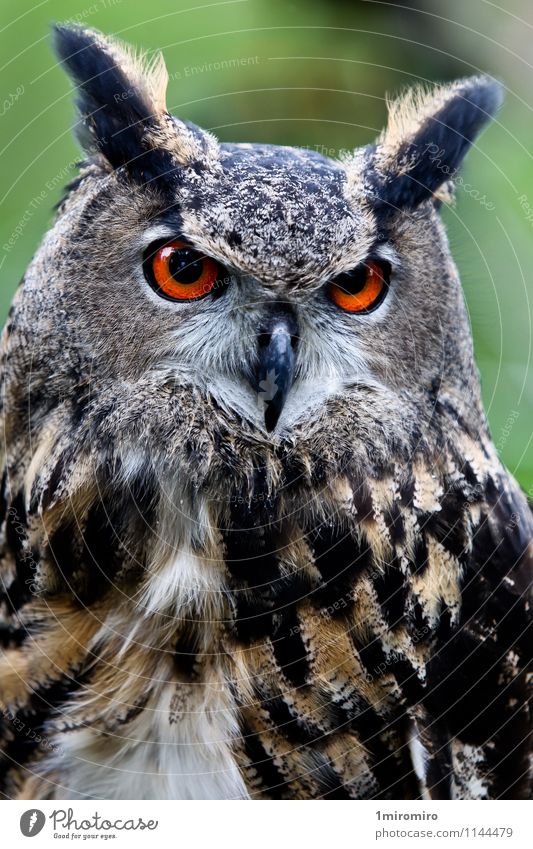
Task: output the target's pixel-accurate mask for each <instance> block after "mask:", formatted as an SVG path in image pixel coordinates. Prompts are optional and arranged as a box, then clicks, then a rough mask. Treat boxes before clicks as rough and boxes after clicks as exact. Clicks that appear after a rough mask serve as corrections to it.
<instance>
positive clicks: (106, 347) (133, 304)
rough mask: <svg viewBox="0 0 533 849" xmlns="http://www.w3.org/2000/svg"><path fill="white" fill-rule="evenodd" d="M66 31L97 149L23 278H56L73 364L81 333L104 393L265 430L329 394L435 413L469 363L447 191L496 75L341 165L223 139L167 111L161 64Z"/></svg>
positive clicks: (456, 88)
mask: <svg viewBox="0 0 533 849" xmlns="http://www.w3.org/2000/svg"><path fill="white" fill-rule="evenodd" d="M56 37H57V48H58V51H59V54H60V56H61V58H62V60H63V61H64V63H65V65H66V66H67V68H68V69H69V71H70V72H71V74H72V76H73V77H74V79H75V81H76V82H77V84H78V94H79V97H78V105H79V108H80V111H81V115H82V119H83V134H84V138H83V141H84V144H85V146H86V147H87V148H88V150H89V152H90V161H89V162H88V163H87V164H86V165H85V166H84V168H83V169H82V172H81V175H80V180H79V181H78V184H77V186H76V188H74V189H73V190H72V191H71V193H70V194H69V196H68V197H67V199H66V200H65V202H64V204H63V206H62V208H61V210H60V215H59V218H58V221H57V223H56V225H55V228H54V230H53V231H52V232H51V233H50V234H49V236H48V238H47V240H46V241H45V246H44V248H43V252H42V254H41V259H40V260H39V262H40V263H41V266H43V265H44V269H45V272H46V274H45V278H46V284H44V283H43V274H42V273H40V274H39V275H33V276H32V275H29V276H28V279H27V282H26V286H25V294H24V298H26V299H28V300H31V299H32V296H33V298H34V303H36V304H38V303H39V296H38V292H36V291H35V290H37V289H39V288H40V287H42V286H43V285H46V286H47V315H48V322H50V321H52V322H56V323H57V333H58V334H60V332H61V327H60V325H63V326H65V322H66V326H67V327H68V328H69V329H70V332H69V333H68V334H67V338H64V340H63V344H62V345H61V347H60V349H58V356H60V357H61V363H62V364H63V365H60V364H59V362H58V364H57V368H58V369H60V368H64V363H65V348H66V349H71V357H70V358H69V359H70V361H72V360H76V362H78V363H83V364H84V365H83V369H84V370H85V371H86V372H87V374H86V379H87V380H89V381H90V383H91V387H92V389H91V391H93V392H98V391H99V389H100V387H103V386H106V385H110V384H113V385H120V384H128V385H131V384H132V383H133V384H134V383H135V382H138V381H144V382H148V383H149V384H150V385H151V386H152V387H153V393H154V397H155V396H157V397H158V398H159V397H160V396H161V393H162V392H168V391H169V386H173V387H179V388H180V391H184V389H187V388H189V389H190V390H191V391H194V393H195V398H197V399H200V400H199V403H203V402H206V403H207V401H208V400H209V403H211V401H212V400H214V401H215V402H216V403H217V405H220V407H221V408H223V409H224V410H225V413H226V414H227V415H228V416H229V417H230V418H231V417H233V419H234V421H235V422H236V423H239V424H240V426H242V427H243V428H244V429H245V430H246V431H247V432H250V433H253V434H254V435H255V437H256V438H259V439H266V440H274V441H275V440H280V439H285V438H292V437H293V436H294V434H295V433H297V431H298V430H299V429H300V430H301V429H303V428H309V427H310V426H311V425H312V423H313V422H316V421H320V422H324V420H325V419H327V413H328V409H329V408H330V405H331V404H332V403H333V404H335V405H336V409H337V410H338V409H339V408H342V407H343V406H344V407H346V409H351V408H353V406H354V404H355V405H357V404H358V403H359V402H361V400H364V404H365V409H369V406H370V408H371V409H373V410H374V414H375V416H376V418H379V419H380V420H383V418H384V417H385V414H386V410H387V409H392V407H394V408H395V409H401V407H402V405H405V406H406V407H407V405H411V406H413V405H415V406H416V410H417V415H418V416H419V417H420V419H421V420H424V418H427V419H428V420H429V418H430V417H431V414H432V406H433V404H434V400H435V399H434V396H435V391H436V390H435V387H436V385H437V384H439V383H442V382H443V381H448V382H449V383H450V385H453V383H454V381H464V380H465V372H468V371H469V370H471V348H470V337H469V329H468V323H467V321H466V317H465V311H464V307H463V302H462V296H461V292H460V286H459V282H458V279H457V275H456V272H455V269H454V266H453V263H452V261H451V258H450V256H449V252H448V249H447V244H446V238H445V235H444V233H443V229H442V225H441V223H440V220H439V215H438V205H439V203H440V197H441V196H442V194H443V187H446V186H447V185H448V184H449V181H450V179H451V178H452V177H453V174H454V173H455V170H456V169H457V167H458V165H459V164H460V161H461V159H462V157H463V155H464V153H465V151H466V149H467V147H468V145H469V143H470V142H471V140H472V139H473V138H474V136H475V134H476V133H477V132H478V131H479V129H480V128H481V127H482V125H483V124H484V122H485V121H486V120H487V118H488V117H489V116H490V114H492V113H493V112H494V111H495V109H496V108H497V106H498V103H499V98H500V95H499V89H498V87H497V86H496V84H495V83H494V82H493V81H490V80H487V79H483V78H477V79H472V80H467V81H461V82H459V83H456V84H455V85H453V86H450V87H448V88H446V89H439V90H437V91H436V92H434V93H432V94H423V93H419V94H418V95H416V96H414V95H410V96H408V97H407V98H406V99H404V101H402V103H401V104H400V105H399V106H398V105H397V106H395V107H393V108H392V109H391V114H390V122H389V127H388V130H387V131H385V132H384V134H383V135H382V136H381V137H380V139H379V140H378V142H377V144H375V145H370V146H369V147H367V148H364V149H362V150H359V151H356V152H355V153H354V154H353V155H352V156H351V157H349V158H345V159H344V160H342V161H333V160H330V159H327V158H325V157H323V156H321V155H319V154H317V153H313V152H310V151H307V150H298V149H292V148H286V147H277V146H267V145H263V146H261V145H250V144H234V145H231V144H218V142H217V141H216V140H215V139H214V138H213V137H212V136H211V134H210V133H207V132H204V131H202V130H200V129H199V128H197V127H195V126H193V125H190V124H186V123H185V122H182V121H179V120H177V119H176V118H173V117H172V116H170V115H169V114H168V113H167V112H166V108H165V106H164V87H165V74H164V68H163V66H162V65H161V64H160V63H156V64H155V65H152V67H151V68H149V69H146V68H143V67H141V66H140V65H139V64H138V63H135V62H133V61H132V59H131V56H130V55H129V54H128V53H126V52H123V51H122V49H121V48H120V47H119V46H117V45H116V44H115V43H112V42H109V41H107V40H105V39H103V38H102V37H101V36H100V35H98V34H97V33H94V32H92V31H89V30H82V29H79V28H74V29H66V28H60V29H58V31H57V36H56ZM42 270H43V269H42V267H41V268H40V271H41V272H42ZM32 290H33V291H32ZM64 335H65V334H63V336H64ZM450 363H451V364H452V365H450ZM49 365H50V368H51V369H53V364H49ZM372 405H373V407H372Z"/></svg>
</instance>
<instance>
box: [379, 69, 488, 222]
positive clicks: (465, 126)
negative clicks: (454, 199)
mask: <svg viewBox="0 0 533 849" xmlns="http://www.w3.org/2000/svg"><path fill="white" fill-rule="evenodd" d="M502 100H503V89H502V86H501V85H500V84H499V83H498V82H496V81H495V80H493V79H492V78H490V77H471V78H468V79H464V80H458V81H457V82H456V83H453V84H452V85H449V86H438V87H436V88H434V89H432V90H427V89H424V88H422V87H420V88H416V89H411V90H409V91H407V93H406V94H405V95H404V96H403V97H400V98H399V99H397V100H395V101H393V102H392V103H390V104H389V121H388V126H387V129H386V130H385V131H384V132H383V133H382V134H381V136H380V137H379V139H378V141H377V146H376V150H375V154H374V159H373V166H374V168H375V172H376V177H377V185H378V189H377V194H378V198H379V200H380V201H381V202H382V203H383V204H386V205H388V206H390V207H395V208H411V209H412V208H414V207H416V206H417V205H418V204H419V203H421V202H422V201H423V200H426V199H427V198H428V197H430V196H431V195H433V194H435V193H436V192H438V191H439V189H440V187H441V186H442V185H443V184H444V183H446V182H448V181H450V180H452V179H453V177H454V176H455V174H456V172H457V169H458V168H459V167H460V165H461V162H462V160H463V158H464V156H465V154H466V152H467V151H468V149H469V147H470V146H471V145H472V143H473V142H474V140H475V139H476V138H477V136H478V134H479V133H480V132H481V130H482V129H483V127H484V126H485V124H487V123H488V122H489V121H490V119H491V118H492V117H493V116H494V115H495V114H496V112H497V111H498V109H499V107H500V106H501V103H502Z"/></svg>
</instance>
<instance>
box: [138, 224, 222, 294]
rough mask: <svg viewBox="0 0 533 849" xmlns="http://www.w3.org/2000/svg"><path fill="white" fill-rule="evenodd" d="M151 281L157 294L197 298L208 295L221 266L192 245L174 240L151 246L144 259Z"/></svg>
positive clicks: (217, 278) (219, 277) (147, 274)
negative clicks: (155, 246) (154, 248)
mask: <svg viewBox="0 0 533 849" xmlns="http://www.w3.org/2000/svg"><path fill="white" fill-rule="evenodd" d="M144 268H145V273H146V276H147V278H148V282H149V283H150V285H151V286H152V288H153V289H155V291H156V292H157V294H158V295H161V297H162V298H167V299H168V300H170V301H194V300H197V299H198V298H203V297H204V296H205V295H208V294H209V292H211V291H212V290H213V288H214V286H215V283H216V282H217V280H221V274H220V266H219V264H218V263H217V262H216V261H215V260H214V259H211V258H210V257H208V256H203V254H200V253H198V251H195V250H194V249H193V248H191V247H190V245H187V244H186V243H185V242H181V241H179V240H178V239H175V240H174V241H172V242H167V243H166V244H164V245H161V246H160V247H159V248H157V250H156V251H155V252H154V251H153V249H151V250H150V251H149V252H148V255H147V256H146V259H145V262H144Z"/></svg>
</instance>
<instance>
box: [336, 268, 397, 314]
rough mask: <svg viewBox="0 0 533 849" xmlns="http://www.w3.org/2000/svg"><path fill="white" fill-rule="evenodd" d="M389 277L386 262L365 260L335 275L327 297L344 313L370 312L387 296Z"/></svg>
mask: <svg viewBox="0 0 533 849" xmlns="http://www.w3.org/2000/svg"><path fill="white" fill-rule="evenodd" d="M389 277H390V265H389V263H388V262H378V261H377V260H372V259H371V260H367V261H366V262H362V263H361V264H360V265H358V266H357V267H356V268H354V269H353V271H347V272H345V273H344V274H339V275H337V277H335V278H334V279H333V280H332V281H331V282H330V284H329V297H330V298H331V300H332V301H333V303H334V304H337V306H338V307H340V308H341V309H343V310H345V311H346V312H360V313H368V312H372V310H374V309H376V307H378V306H379V305H380V304H381V302H382V301H383V299H384V297H385V295H386V294H387V291H388V284H389Z"/></svg>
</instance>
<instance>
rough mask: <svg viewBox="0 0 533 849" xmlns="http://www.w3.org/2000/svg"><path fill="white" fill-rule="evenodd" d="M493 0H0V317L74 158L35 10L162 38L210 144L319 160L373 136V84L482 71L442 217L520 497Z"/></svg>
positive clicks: (524, 175)
mask: <svg viewBox="0 0 533 849" xmlns="http://www.w3.org/2000/svg"><path fill="white" fill-rule="evenodd" d="M506 5H507V9H506V10H503V9H501V8H499V7H497V6H496V5H494V4H493V3H489V2H488V0H470V2H469V3H468V4H467V3H465V2H459V0H450V2H448V3H446V4H442V3H439V1H438V0H425V1H424V0H418V2H409V0H406V2H405V3H404V4H395V3H390V2H389V3H385V2H355V0H346V2H339V0H337V2H332V0H322V2H318V0H298V2H283V0H228V2H202V0H200V2H197V3H193V2H192V0H173V2H169V0H150V2H149V3H142V2H137V0H93V2H91V0H75V2H72V0H3V2H2V11H1V19H0V56H1V57H2V75H1V79H2V97H1V103H0V117H1V124H0V126H1V140H0V147H1V158H0V173H1V175H2V187H1V198H2V200H1V210H2V216H1V227H2V234H1V242H0V246H1V250H0V263H1V266H0V268H1V272H2V277H1V279H2V287H1V290H0V310H1V316H2V318H3V317H4V316H5V314H6V312H7V308H8V306H9V302H10V300H11V297H12V294H13V291H14V289H15V287H16V285H17V282H18V280H19V279H20V277H21V275H22V274H23V272H24V269H25V267H26V265H27V263H28V261H29V259H30V258H31V256H32V253H33V252H34V250H35V248H36V247H37V245H38V243H39V240H40V238H41V237H42V234H43V233H44V231H45V230H46V228H47V227H48V226H49V223H50V221H51V217H52V214H53V206H54V204H55V203H56V202H57V201H58V199H59V198H60V196H61V192H62V187H63V185H64V184H65V183H66V182H68V181H69V180H70V179H72V178H73V176H74V174H75V162H76V159H77V158H78V157H79V151H78V149H77V147H76V144H75V142H74V140H73V138H72V135H71V132H70V128H71V125H72V122H73V120H74V118H73V116H74V111H73V105H72V95H71V86H70V83H69V82H68V80H67V78H66V77H65V75H64V74H63V72H62V71H61V70H60V68H58V67H57V65H56V63H55V60H54V58H53V56H52V53H51V50H50V40H49V24H50V22H51V21H53V20H59V21H66V20H71V21H77V22H79V23H85V24H87V25H90V26H94V27H96V28H98V29H101V30H103V31H105V32H108V33H115V34H116V35H119V36H120V37H121V38H123V39H125V40H127V41H129V42H131V43H132V44H134V45H137V46H138V47H143V48H147V49H149V50H152V49H154V48H161V49H163V51H164V53H165V57H166V60H167V65H168V68H169V71H170V75H171V79H170V85H169V99H168V102H169V105H170V109H171V111H173V112H174V113H175V114H178V115H180V116H181V117H185V118H188V119H191V120H193V121H195V122H197V123H200V124H201V125H202V126H204V127H208V128H210V129H212V130H214V131H215V133H216V134H217V135H218V136H219V137H220V138H221V139H223V140H232V141H267V142H274V143H283V144H297V145H305V146H309V147H311V148H316V149H318V150H321V151H323V152H328V151H329V152H331V153H332V154H333V155H335V154H336V153H337V152H338V151H339V150H340V149H349V148H352V147H354V146H356V145H360V144H365V143H368V142H369V141H371V140H372V139H373V137H374V136H375V135H376V134H377V133H378V132H379V130H380V129H381V127H382V125H383V123H384V120H385V113H386V109H385V102H384V94H385V92H394V91H396V90H398V89H399V88H402V87H404V86H405V85H407V84H409V83H413V82H415V81H419V80H422V81H424V80H428V81H431V80H446V79H452V78H454V77H458V76H462V75H467V74H472V73H475V72H477V71H478V70H483V71H487V72H489V73H492V74H494V75H496V76H498V77H500V78H501V79H502V80H503V81H504V83H505V85H506V87H507V89H508V93H507V100H506V104H505V106H504V108H503V110H502V112H501V113H500V116H499V119H498V120H497V122H496V123H495V124H494V125H493V126H492V127H491V128H490V129H489V130H488V131H487V133H486V134H485V135H484V136H483V137H482V139H481V141H480V143H479V145H478V146H477V147H476V149H474V150H473V151H472V152H471V153H470V155H469V157H468V161H467V163H466V166H465V169H464V172H463V177H464V181H465V184H466V185H465V187H464V188H459V190H458V193H457V195H458V196H457V203H456V205H455V206H454V207H452V208H450V209H447V210H446V211H445V213H444V215H445V218H446V222H447V225H448V229H449V234H450V241H451V245H452V249H453V252H454V256H455V258H456V260H457V262H458V265H459V269H460V271H461V274H462V279H463V281H464V287H465V293H466V297H467V303H468V305H469V309H470V315H471V321H472V325H473V329H474V337H475V344H476V352H477V359H478V363H479V366H480V369H481V373H482V379H483V391H484V397H485V403H486V406H487V410H488V414H489V418H490V421H491V426H492V430H493V435H494V439H495V441H496V443H497V444H498V447H499V448H500V449H501V453H502V456H503V458H504V460H505V461H506V463H507V464H508V466H509V467H510V469H511V470H512V471H513V472H514V473H515V474H516V475H517V477H518V478H519V480H520V481H521V483H522V484H523V485H524V486H525V487H526V489H529V492H530V495H533V452H532V450H531V437H532V420H533V415H532V414H533V389H532V383H533V382H532V373H533V372H532V368H531V364H530V355H531V309H530V301H529V298H531V296H532V295H533V292H532V279H531V277H532V272H531V267H532V263H531V254H532V245H533V164H532V157H531V138H532V133H531V128H532V125H533V119H532V115H531V105H530V104H531V95H530V92H531V91H532V90H533V86H532V82H533V71H532V67H531V65H530V64H528V61H527V56H528V55H529V48H530V43H531V36H532V29H533V27H532V22H531V18H532V11H531V8H530V7H529V4H528V2H527V0H508V2H507V4H506ZM10 240H11V244H10V243H9V242H10ZM443 297H446V293H445V292H443ZM509 422H510V424H509ZM506 423H507V424H506Z"/></svg>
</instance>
